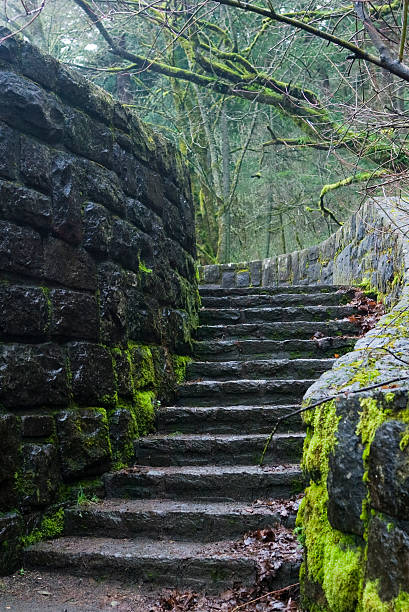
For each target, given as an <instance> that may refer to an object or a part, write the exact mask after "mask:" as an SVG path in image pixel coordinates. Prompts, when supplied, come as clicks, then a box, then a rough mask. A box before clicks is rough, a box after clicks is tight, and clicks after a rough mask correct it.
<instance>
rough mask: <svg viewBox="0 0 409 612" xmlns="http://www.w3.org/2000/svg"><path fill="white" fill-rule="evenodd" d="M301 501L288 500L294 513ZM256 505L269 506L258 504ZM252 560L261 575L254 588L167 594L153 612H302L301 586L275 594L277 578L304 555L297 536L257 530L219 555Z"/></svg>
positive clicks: (277, 529)
mask: <svg viewBox="0 0 409 612" xmlns="http://www.w3.org/2000/svg"><path fill="white" fill-rule="evenodd" d="M297 501H298V503H299V500H294V499H293V500H288V506H289V508H288V509H286V508H284V509H283V510H286V511H290V510H291V511H292V510H293V505H295V504H297ZM256 503H260V504H263V505H265V504H267V503H268V502H267V501H264V500H258V501H257V502H256ZM226 552H228V553H229V556H232V555H233V556H234V554H237V557H238V558H239V557H243V555H246V556H249V557H251V558H253V559H254V560H255V563H256V568H257V573H256V581H255V583H254V584H253V585H251V586H249V587H245V586H242V585H240V584H239V583H237V584H235V585H234V586H233V588H231V589H228V590H226V591H224V592H223V593H221V594H219V595H214V596H211V595H206V594H203V593H199V592H195V591H191V590H189V591H179V590H178V589H172V590H167V591H164V592H163V593H162V594H161V596H160V597H159V598H158V601H157V602H156V603H155V604H154V605H153V606H152V608H151V609H150V610H149V612H211V611H213V610H214V611H216V610H217V611H219V612H236V611H237V612H239V611H240V612H241V611H243V612H267V611H270V610H271V611H273V610H280V611H282V612H299V610H300V608H299V606H298V596H299V584H298V583H295V584H291V585H289V586H287V587H284V588H281V589H274V590H272V588H273V587H272V585H273V584H274V578H275V576H276V575H277V573H278V572H279V570H280V569H281V567H282V566H283V564H284V563H286V564H291V565H294V566H295V567H297V566H298V565H299V564H300V562H301V558H302V551H301V547H300V545H299V543H298V542H297V540H296V537H295V536H294V533H293V532H292V531H290V530H288V529H286V528H285V527H282V526H275V527H274V528H266V529H257V530H255V531H250V532H248V533H246V534H245V535H244V536H243V537H242V538H241V539H240V540H238V541H236V542H232V543H230V544H226V545H225V546H221V547H220V548H219V549H218V554H220V555H221V556H222V555H223V554H225V553H226Z"/></svg>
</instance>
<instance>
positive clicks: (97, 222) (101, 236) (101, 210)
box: [83, 202, 112, 257]
mask: <svg viewBox="0 0 409 612" xmlns="http://www.w3.org/2000/svg"><path fill="white" fill-rule="evenodd" d="M83 223H84V240H83V246H84V248H85V249H87V251H91V252H92V253H95V254H96V255H99V256H100V257H108V254H109V247H110V244H111V242H112V219H111V215H110V213H109V212H108V210H107V209H106V208H105V207H104V206H101V205H100V204H94V203H93V202H87V203H86V204H85V207H84V219H83Z"/></svg>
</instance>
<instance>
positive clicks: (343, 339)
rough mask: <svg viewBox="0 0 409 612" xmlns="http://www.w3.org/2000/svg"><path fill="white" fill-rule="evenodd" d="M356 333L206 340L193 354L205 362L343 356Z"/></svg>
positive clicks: (196, 347) (350, 346)
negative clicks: (263, 338)
mask: <svg viewBox="0 0 409 612" xmlns="http://www.w3.org/2000/svg"><path fill="white" fill-rule="evenodd" d="M356 341H357V337H356V336H351V335H350V336H336V337H328V336H326V337H324V338H320V339H317V340H260V339H257V340H246V339H243V340H206V341H202V342H195V344H194V355H195V358H196V359H198V360H201V361H202V360H203V361H217V362H219V361H227V360H243V361H248V360H249V359H309V358H312V359H313V358H315V359H320V358H321V359H322V358H324V357H334V355H344V354H345V353H348V352H349V351H351V350H352V349H353V347H354V346H355V343H356Z"/></svg>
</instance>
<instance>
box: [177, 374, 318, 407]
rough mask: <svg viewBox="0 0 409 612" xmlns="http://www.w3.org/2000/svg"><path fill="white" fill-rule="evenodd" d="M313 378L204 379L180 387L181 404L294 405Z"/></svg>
mask: <svg viewBox="0 0 409 612" xmlns="http://www.w3.org/2000/svg"><path fill="white" fill-rule="evenodd" d="M313 382H315V380H314V379H300V380H293V379H284V380H277V379H274V378H272V379H267V380H251V379H240V380H226V381H218V380H217V381H215V380H204V381H201V382H191V383H185V384H183V385H180V386H179V389H178V401H177V403H178V404H180V405H181V406H212V405H213V406H214V405H215V404H217V405H218V406H234V405H248V406H249V405H251V406H256V405H263V404H291V403H295V402H297V401H299V402H301V399H302V397H303V395H304V393H305V392H306V391H307V389H308V388H309V387H310V386H311V385H312V384H313Z"/></svg>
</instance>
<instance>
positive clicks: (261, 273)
mask: <svg viewBox="0 0 409 612" xmlns="http://www.w3.org/2000/svg"><path fill="white" fill-rule="evenodd" d="M408 229H409V204H408V203H407V202H405V201H403V200H400V199H396V198H373V199H370V200H368V201H366V202H365V203H364V204H363V205H362V206H361V207H360V209H359V210H358V211H357V212H356V213H354V214H353V215H352V216H351V217H350V219H349V220H348V221H346V222H345V224H344V225H343V226H342V228H340V229H339V230H338V231H337V232H336V233H335V234H333V235H332V236H330V237H329V238H328V239H327V240H325V241H324V242H322V243H321V244H319V245H317V246H314V247H311V248H308V249H304V250H302V251H296V252H294V253H290V254H285V255H279V256H277V257H273V258H270V259H266V260H263V261H252V262H248V263H237V264H236V263H233V264H223V265H220V266H216V265H211V266H203V267H202V268H201V269H200V279H201V281H200V282H201V284H202V285H204V286H214V287H217V286H221V287H236V288H240V287H242V288H244V287H274V286H276V287H279V286H280V285H292V284H294V285H314V284H316V285H361V286H362V288H363V289H368V290H372V291H375V292H376V293H377V294H378V296H379V298H381V299H382V300H383V302H384V304H385V306H386V310H387V314H385V315H384V316H382V317H381V318H380V320H379V321H378V322H377V324H376V325H375V327H374V328H373V329H371V330H370V331H369V332H367V333H366V334H365V335H363V336H362V337H361V338H360V339H359V340H358V342H357V344H356V345H355V348H354V350H353V351H351V352H349V353H347V354H346V355H344V356H342V357H339V356H338V355H336V354H334V357H335V358H336V361H335V363H334V365H333V367H332V369H331V370H329V371H327V372H325V373H324V374H322V375H321V377H320V378H319V379H318V380H317V382H316V383H314V384H313V385H312V386H311V387H310V388H309V390H308V391H307V393H306V394H305V396H304V405H305V406H307V405H308V404H312V403H315V402H318V401H323V400H325V398H327V397H333V396H334V395H336V394H339V395H338V397H337V398H336V399H335V400H328V401H326V402H324V403H322V404H321V405H320V406H319V407H317V408H315V409H313V410H311V411H307V412H306V413H305V422H306V425H307V438H306V442H305V445H304V451H303V461H302V467H303V469H304V471H305V473H306V476H307V479H308V482H309V484H308V486H307V489H306V493H305V497H304V499H303V501H302V503H301V506H300V510H299V513H298V518H297V524H298V530H299V534H300V540H301V541H302V543H303V545H304V552H305V555H304V563H303V566H302V569H301V575H300V580H301V593H302V603H303V606H304V608H305V609H314V610H315V609H319V610H328V611H330V612H350V611H352V610H362V611H363V612H369V611H374V610H377V611H378V610H379V611H380V610H385V611H386V610H393V611H395V610H408V609H409V575H408V571H407V568H408V566H409V521H408V517H409V424H408V423H409V404H408V397H409V241H408ZM368 387H372V388H371V389H369V390H367V391H360V389H367V388H368ZM351 391H353V393H352V394H351V393H350V392H351Z"/></svg>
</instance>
